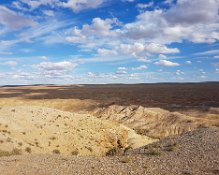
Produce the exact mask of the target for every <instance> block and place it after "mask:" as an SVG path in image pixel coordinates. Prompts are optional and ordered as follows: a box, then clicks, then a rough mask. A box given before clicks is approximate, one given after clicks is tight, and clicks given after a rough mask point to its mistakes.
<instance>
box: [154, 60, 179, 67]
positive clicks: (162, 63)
mask: <svg viewBox="0 0 219 175" xmlns="http://www.w3.org/2000/svg"><path fill="white" fill-rule="evenodd" d="M154 64H156V65H159V66H166V67H176V66H179V65H180V64H179V63H174V62H171V61H168V60H160V61H158V62H155V63H154Z"/></svg>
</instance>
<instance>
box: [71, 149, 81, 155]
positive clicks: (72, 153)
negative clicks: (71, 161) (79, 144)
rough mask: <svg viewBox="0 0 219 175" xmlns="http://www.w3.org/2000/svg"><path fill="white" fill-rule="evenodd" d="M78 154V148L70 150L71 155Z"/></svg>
mask: <svg viewBox="0 0 219 175" xmlns="http://www.w3.org/2000/svg"><path fill="white" fill-rule="evenodd" d="M78 154H79V152H78V150H74V151H72V152H71V155H73V156H76V155H78Z"/></svg>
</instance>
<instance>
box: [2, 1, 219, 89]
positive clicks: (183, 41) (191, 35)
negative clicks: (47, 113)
mask: <svg viewBox="0 0 219 175" xmlns="http://www.w3.org/2000/svg"><path fill="white" fill-rule="evenodd" d="M218 10H219V0H208V1H206V0H192V1H191V0H1V2H0V84H1V85H5V84H38V83H39V84H41V83H46V84H47V83H52V84H75V83H152V82H199V81H219V41H218V40H219V16H218Z"/></svg>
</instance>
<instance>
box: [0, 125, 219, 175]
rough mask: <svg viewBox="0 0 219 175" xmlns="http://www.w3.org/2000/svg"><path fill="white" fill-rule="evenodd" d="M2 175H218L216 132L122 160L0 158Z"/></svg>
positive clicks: (185, 137)
mask: <svg viewBox="0 0 219 175" xmlns="http://www.w3.org/2000/svg"><path fill="white" fill-rule="evenodd" d="M0 174H2V175H82V174H83V175H96V174H97V175H98V174H103V175H111V174H114V175H115V174H118V175H119V174H120V175H129V174H130V175H131V174H135V175H138V174H139V175H140V174H148V175H219V128H216V127H215V128H202V129H199V130H196V131H193V132H188V133H186V134H183V135H181V136H174V137H168V138H165V139H163V140H161V141H159V142H156V143H153V144H150V145H148V146H145V147H142V148H139V149H136V150H131V151H128V152H127V153H126V155H125V156H115V157H77V156H72V157H64V156H61V155H28V156H12V157H2V158H1V159H0Z"/></svg>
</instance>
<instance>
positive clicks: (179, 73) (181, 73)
mask: <svg viewBox="0 0 219 175" xmlns="http://www.w3.org/2000/svg"><path fill="white" fill-rule="evenodd" d="M184 74H185V73H184V72H183V71H181V70H177V71H176V75H184Z"/></svg>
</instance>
